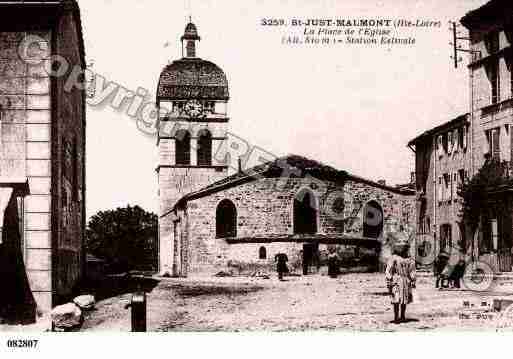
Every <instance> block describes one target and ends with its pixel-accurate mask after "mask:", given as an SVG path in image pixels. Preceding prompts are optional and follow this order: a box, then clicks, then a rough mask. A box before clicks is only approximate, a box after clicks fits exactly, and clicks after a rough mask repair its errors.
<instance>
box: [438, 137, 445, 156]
mask: <svg viewBox="0 0 513 359" xmlns="http://www.w3.org/2000/svg"><path fill="white" fill-rule="evenodd" d="M443 155H444V143H443V139H442V135H440V136H438V157H442V156H443Z"/></svg>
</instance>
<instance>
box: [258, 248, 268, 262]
mask: <svg viewBox="0 0 513 359" xmlns="http://www.w3.org/2000/svg"><path fill="white" fill-rule="evenodd" d="M258 259H267V249H266V248H265V247H260V249H259V250H258Z"/></svg>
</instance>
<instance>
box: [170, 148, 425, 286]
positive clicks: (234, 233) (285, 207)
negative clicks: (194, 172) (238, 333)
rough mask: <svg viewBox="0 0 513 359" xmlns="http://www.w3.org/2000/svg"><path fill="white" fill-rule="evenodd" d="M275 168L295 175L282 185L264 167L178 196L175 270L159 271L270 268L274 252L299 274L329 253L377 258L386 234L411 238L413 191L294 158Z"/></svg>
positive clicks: (279, 176) (272, 166) (272, 165)
mask: <svg viewBox="0 0 513 359" xmlns="http://www.w3.org/2000/svg"><path fill="white" fill-rule="evenodd" d="M279 161H281V162H282V163H287V164H288V165H290V166H293V167H294V169H299V170H300V172H301V175H299V176H297V177H296V176H294V177H289V178H284V177H283V172H282V170H281V169H280V168H279V166H278V165H277V163H278V162H276V161H275V162H269V163H267V164H264V165H261V166H259V167H258V168H252V169H250V170H249V171H246V172H241V173H238V174H235V175H233V176H230V177H227V178H225V179H223V180H221V181H218V182H215V183H213V184H211V185H209V186H207V187H205V188H203V189H201V190H199V191H195V192H192V193H189V194H187V195H186V196H184V197H182V198H181V199H180V200H179V201H178V202H177V204H176V205H175V207H174V210H173V211H172V212H171V213H169V214H168V216H170V217H172V220H173V223H174V233H175V251H174V253H173V256H174V257H173V267H172V268H166V267H164V268H162V270H164V271H173V274H174V275H178V276H186V275H188V274H189V273H215V272H217V271H219V270H229V269H230V267H232V269H233V268H237V269H239V270H243V269H248V268H249V269H251V268H257V267H261V268H267V269H269V268H270V267H272V266H273V265H274V257H275V255H276V254H278V253H280V252H283V253H285V254H287V256H288V257H289V260H290V262H291V265H292V267H293V268H303V263H304V262H305V261H309V262H310V263H309V265H310V266H315V260H316V258H320V257H322V256H326V255H327V251H328V247H330V246H331V247H332V248H333V249H336V250H339V251H347V250H350V251H352V252H354V251H355V250H356V251H358V250H360V248H361V250H364V249H367V250H378V251H379V250H381V246H382V245H383V244H386V243H385V240H386V238H387V237H388V233H390V232H402V233H405V234H406V235H407V236H408V237H410V238H412V237H413V236H414V231H415V228H414V214H415V207H414V203H415V201H414V196H413V195H412V192H409V191H404V190H397V189H395V188H392V187H387V186H384V185H379V184H378V183H374V182H371V181H368V180H365V179H362V178H359V177H356V176H352V175H350V174H347V173H345V172H343V171H337V170H335V169H334V168H331V167H329V166H325V165H322V164H320V163H318V162H316V161H312V160H309V159H306V158H303V157H300V156H293V155H291V156H288V157H286V158H282V159H280V160H279ZM285 172H286V171H285ZM248 173H249V175H248ZM253 173H258V175H254V174H253ZM356 248H358V249H356Z"/></svg>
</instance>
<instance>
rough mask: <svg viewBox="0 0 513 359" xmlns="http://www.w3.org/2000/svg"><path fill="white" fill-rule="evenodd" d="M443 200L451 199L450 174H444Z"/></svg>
mask: <svg viewBox="0 0 513 359" xmlns="http://www.w3.org/2000/svg"><path fill="white" fill-rule="evenodd" d="M444 178H445V200H446V201H450V200H451V175H450V174H445V175H444Z"/></svg>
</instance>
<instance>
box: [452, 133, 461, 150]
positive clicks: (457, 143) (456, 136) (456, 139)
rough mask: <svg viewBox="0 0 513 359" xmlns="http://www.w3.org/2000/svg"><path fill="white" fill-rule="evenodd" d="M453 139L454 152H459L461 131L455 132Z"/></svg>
mask: <svg viewBox="0 0 513 359" xmlns="http://www.w3.org/2000/svg"><path fill="white" fill-rule="evenodd" d="M452 138H453V142H454V146H453V152H458V150H459V147H460V136H459V130H454V132H453V135H452Z"/></svg>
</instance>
